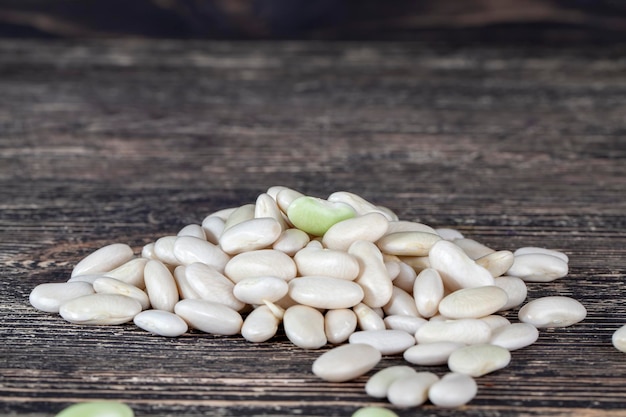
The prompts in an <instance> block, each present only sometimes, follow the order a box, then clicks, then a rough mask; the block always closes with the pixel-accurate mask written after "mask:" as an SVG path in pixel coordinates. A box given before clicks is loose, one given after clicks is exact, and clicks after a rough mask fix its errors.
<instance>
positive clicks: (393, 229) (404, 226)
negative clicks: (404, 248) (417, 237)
mask: <svg viewBox="0 0 626 417" xmlns="http://www.w3.org/2000/svg"><path fill="white" fill-rule="evenodd" d="M398 232H422V233H431V234H435V235H438V234H439V233H437V231H436V230H435V229H433V228H432V227H430V226H428V225H427V224H424V223H419V222H412V221H408V220H392V221H390V222H389V227H388V229H387V233H386V234H391V233H398Z"/></svg>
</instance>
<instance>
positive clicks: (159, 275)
mask: <svg viewBox="0 0 626 417" xmlns="http://www.w3.org/2000/svg"><path fill="white" fill-rule="evenodd" d="M144 281H145V283H146V292H147V293H148V298H149V299H150V304H151V305H152V307H153V308H156V309H157V310H165V311H170V312H172V311H174V305H176V302H178V299H179V296H178V287H177V286H176V281H175V280H174V277H173V276H172V273H171V272H170V270H169V269H168V268H167V267H166V266H165V265H164V264H163V263H162V262H161V261H157V260H154V259H151V260H149V261H148V263H146V267H145V269H144Z"/></svg>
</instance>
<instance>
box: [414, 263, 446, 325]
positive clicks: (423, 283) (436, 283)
mask: <svg viewBox="0 0 626 417" xmlns="http://www.w3.org/2000/svg"><path fill="white" fill-rule="evenodd" d="M443 295H444V288H443V281H442V280H441V276H440V275H439V272H437V270H436V269H433V268H426V269H424V270H423V271H421V272H420V273H419V274H418V275H417V277H416V278H415V282H414V283H413V298H415V306H416V307H417V311H418V313H419V314H420V315H421V316H422V317H432V316H434V315H435V314H437V311H439V303H440V302H441V300H442V299H443Z"/></svg>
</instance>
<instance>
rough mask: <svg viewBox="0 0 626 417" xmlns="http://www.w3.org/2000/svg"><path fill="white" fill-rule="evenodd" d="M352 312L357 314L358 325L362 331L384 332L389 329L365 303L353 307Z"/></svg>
mask: <svg viewBox="0 0 626 417" xmlns="http://www.w3.org/2000/svg"><path fill="white" fill-rule="evenodd" d="M352 311H354V314H356V320H357V324H358V326H359V328H360V329H361V330H384V329H386V328H387V326H386V325H385V322H384V321H383V318H382V317H381V316H379V315H378V314H377V313H376V311H374V310H373V309H372V308H370V307H368V306H367V305H365V304H363V303H359V304H357V305H355V306H354V307H352Z"/></svg>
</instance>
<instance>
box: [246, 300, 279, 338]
mask: <svg viewBox="0 0 626 417" xmlns="http://www.w3.org/2000/svg"><path fill="white" fill-rule="evenodd" d="M279 323H280V320H279V319H278V318H277V317H276V316H275V315H274V313H273V312H272V310H271V309H270V308H269V307H268V306H267V305H262V306H258V307H257V308H255V309H254V310H252V311H251V312H250V313H249V314H248V316H247V317H246V319H245V320H244V321H243V326H241V335H242V336H243V338H244V339H246V340H248V341H250V342H253V343H260V342H265V341H266V340H269V339H271V338H272V337H274V336H275V335H276V332H277V331H278V324H279Z"/></svg>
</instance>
